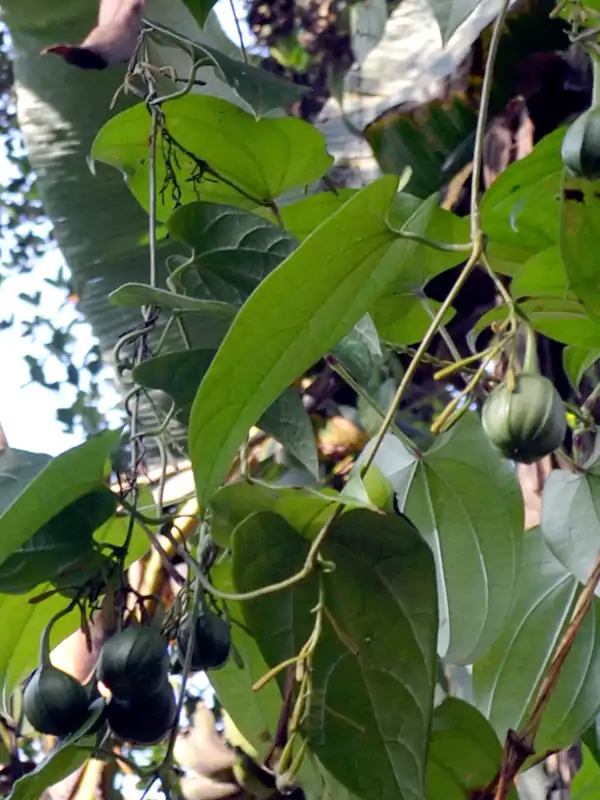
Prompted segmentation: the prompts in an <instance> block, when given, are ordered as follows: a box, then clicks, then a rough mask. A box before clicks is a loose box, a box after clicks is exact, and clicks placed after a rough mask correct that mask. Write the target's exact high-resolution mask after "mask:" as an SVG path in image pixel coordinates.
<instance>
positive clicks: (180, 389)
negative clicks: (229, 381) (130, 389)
mask: <svg viewBox="0 0 600 800" xmlns="http://www.w3.org/2000/svg"><path fill="white" fill-rule="evenodd" d="M214 357H215V351H214V350H182V351H179V352H176V353H167V354H166V355H164V356H157V357H156V358H150V359H148V360H147V361H144V362H142V363H141V364H139V365H138V366H137V367H135V369H134V371H133V373H134V377H135V380H136V381H139V383H140V384H141V385H142V386H147V387H149V388H151V389H159V390H160V391H163V392H166V393H167V394H168V395H170V396H171V397H172V398H173V400H174V402H175V403H176V405H177V407H178V408H179V409H180V411H181V417H182V419H183V421H185V422H187V421H188V420H189V415H190V411H191V408H192V403H193V401H194V397H195V396H196V392H197V391H198V386H199V384H200V381H201V380H202V378H203V376H204V375H205V374H206V372H207V371H208V368H209V367H210V364H211V363H212V361H213V359H214ZM257 424H258V425H259V426H260V427H261V428H262V430H263V431H264V432H265V433H266V434H268V435H269V436H272V437H273V438H274V439H277V441H278V442H280V443H281V445H282V446H283V447H284V448H285V449H286V450H287V451H288V452H289V453H290V455H292V456H294V458H297V459H298V461H300V463H301V464H303V465H304V466H305V467H306V469H307V470H308V471H309V472H310V473H311V474H313V475H315V476H318V473H319V457H318V453H317V445H316V442H315V435H314V430H313V427H312V422H311V420H310V416H309V414H308V412H307V410H306V409H305V408H304V404H303V403H302V398H301V397H300V395H299V394H298V392H297V391H296V389H294V388H293V387H290V388H288V389H285V390H284V391H283V392H282V393H281V394H280V395H279V397H278V398H277V399H276V400H275V401H274V402H273V403H272V405H271V406H270V407H269V408H268V409H267V410H266V411H265V412H264V414H263V415H262V417H261V418H260V420H259V421H258V423H257Z"/></svg>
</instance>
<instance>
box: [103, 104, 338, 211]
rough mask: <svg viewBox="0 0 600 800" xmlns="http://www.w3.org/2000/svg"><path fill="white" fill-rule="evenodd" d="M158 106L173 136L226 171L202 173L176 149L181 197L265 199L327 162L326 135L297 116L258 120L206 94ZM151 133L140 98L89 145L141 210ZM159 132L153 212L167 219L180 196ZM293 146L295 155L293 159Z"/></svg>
mask: <svg viewBox="0 0 600 800" xmlns="http://www.w3.org/2000/svg"><path fill="white" fill-rule="evenodd" d="M162 110H163V112H164V114H165V121H166V127H167V130H168V131H169V133H170V135H171V136H173V137H174V138H175V139H176V141H177V142H178V143H179V144H180V145H181V146H183V147H184V148H186V150H187V151H188V152H189V153H193V154H194V156H195V157H196V158H197V159H200V160H203V161H205V162H208V164H209V165H210V167H211V168H212V169H213V170H215V171H216V172H217V173H218V174H219V175H220V176H221V177H222V178H223V180H217V179H216V178H215V177H214V176H208V175H207V176H204V177H200V175H199V168H198V163H196V162H195V161H193V160H192V158H191V157H190V156H188V155H185V154H183V153H182V152H180V151H177V150H175V152H174V153H173V154H172V156H170V157H169V158H170V164H171V167H172V171H173V175H174V177H175V179H176V181H177V186H178V187H179V191H180V192H181V197H180V202H181V203H183V204H186V203H189V202H193V201H196V200H208V201H213V202H219V203H227V204H229V205H232V204H233V205H236V206H240V207H242V208H255V207H256V206H260V205H264V206H270V205H271V204H272V203H273V202H274V200H275V199H276V197H277V196H278V195H280V194H281V193H282V192H284V191H286V190H287V189H291V188H292V187H294V186H301V185H303V184H308V183H310V182H312V181H313V180H316V179H317V178H320V177H321V176H322V175H323V174H324V173H325V172H326V171H327V170H328V168H329V167H330V165H331V162H332V159H331V156H329V155H328V154H327V150H326V145H325V139H324V138H323V136H322V135H321V134H320V133H319V132H318V131H317V129H316V128H314V127H313V126H312V125H309V124H308V123H307V122H304V121H303V120H300V119H297V118H292V117H280V118H277V119H261V120H258V121H257V120H255V119H254V117H253V116H252V115H251V114H248V113H246V112H245V111H243V110H242V109H240V108H237V107H236V106H234V105H232V104H231V103H228V102H227V101H225V100H220V99H218V98H216V97H208V96H206V95H186V96H185V97H182V98H179V99H177V100H172V101H168V102H166V103H164V105H163V106H162ZM149 132H150V116H149V115H148V111H147V109H146V106H145V105H144V104H143V103H142V104H140V105H136V106H134V107H133V108H130V109H127V110H126V111H123V112H121V113H120V114H118V115H117V116H115V117H113V118H112V119H111V120H110V121H109V122H107V123H106V125H105V126H104V127H103V128H102V130H100V132H99V133H98V135H97V137H96V139H95V141H94V143H93V145H92V150H91V158H92V159H93V160H94V161H101V162H103V163H106V164H109V165H110V166H112V167H115V168H117V169H119V170H121V171H122V172H123V173H124V175H125V178H126V181H127V184H128V186H129V188H130V189H131V191H132V192H133V194H134V195H135V197H136V199H137V200H138V202H139V203H140V204H141V205H142V206H143V207H144V208H145V209H146V210H147V209H148V199H149V198H148V180H149V162H148V158H147V155H148V135H149ZM158 139H159V141H158V144H157V164H156V171H157V185H158V186H159V187H160V188H161V193H160V196H159V198H158V210H157V213H158V217H159V219H160V220H163V221H164V220H166V219H167V218H168V217H169V215H170V214H171V212H172V211H173V210H174V208H175V207H176V205H177V203H176V195H175V196H174V186H173V184H172V181H171V182H170V181H168V180H167V171H166V163H165V153H166V154H167V156H168V154H169V146H168V144H167V143H166V142H165V141H164V139H163V137H162V136H161V135H159V137H158ZM290 152H293V153H294V158H290V156H289V154H290ZM225 181H227V183H226V182H225ZM229 184H233V185H234V186H235V187H237V188H232V187H231V185H229ZM242 192H243V193H245V194H242Z"/></svg>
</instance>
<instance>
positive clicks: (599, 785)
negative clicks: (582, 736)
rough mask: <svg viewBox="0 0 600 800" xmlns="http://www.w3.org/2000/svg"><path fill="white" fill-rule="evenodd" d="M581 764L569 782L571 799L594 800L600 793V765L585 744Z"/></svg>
mask: <svg viewBox="0 0 600 800" xmlns="http://www.w3.org/2000/svg"><path fill="white" fill-rule="evenodd" d="M581 749H582V755H583V764H582V765H581V768H580V769H579V771H578V772H577V774H576V775H575V777H574V778H573V781H572V783H571V794H570V796H571V800H595V799H596V797H598V796H599V795H600V766H599V765H598V762H597V761H596V759H595V758H594V756H593V755H592V753H591V752H590V751H589V750H588V748H587V747H586V746H585V745H582V748H581Z"/></svg>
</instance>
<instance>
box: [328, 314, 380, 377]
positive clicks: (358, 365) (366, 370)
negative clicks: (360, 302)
mask: <svg viewBox="0 0 600 800" xmlns="http://www.w3.org/2000/svg"><path fill="white" fill-rule="evenodd" d="M331 355H332V356H334V358H337V359H338V361H340V362H341V363H342V364H343V365H344V366H345V367H346V369H347V370H348V372H349V373H350V374H351V375H353V376H354V378H355V379H356V380H357V381H358V382H359V383H360V384H362V385H363V386H366V387H368V386H369V385H370V384H371V383H372V382H373V380H374V379H375V378H376V377H377V374H378V369H379V367H380V365H381V362H382V360H383V353H382V351H381V343H380V341H379V335H378V334H377V328H376V327H375V325H374V324H373V320H372V319H371V317H370V316H369V314H365V316H364V317H363V318H362V319H359V321H358V322H357V323H356V325H355V326H354V327H353V328H352V330H351V331H350V333H347V334H346V335H345V336H344V338H343V339H341V340H340V341H339V342H338V343H337V344H336V346H335V347H333V348H332V350H331Z"/></svg>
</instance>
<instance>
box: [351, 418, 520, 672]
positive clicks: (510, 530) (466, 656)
mask: <svg viewBox="0 0 600 800" xmlns="http://www.w3.org/2000/svg"><path fill="white" fill-rule="evenodd" d="M368 449H369V445H367V448H366V451H365V452H368ZM363 457H364V455H363ZM374 463H375V464H376V465H377V466H378V467H379V468H380V469H381V471H382V472H383V474H384V475H385V476H386V477H387V478H388V480H389V481H390V483H391V484H392V486H393V487H394V489H395V491H396V492H397V501H398V506H399V508H400V509H401V510H402V511H404V513H405V514H407V515H408V517H409V518H410V519H411V520H412V521H413V522H414V524H415V525H417V527H418V528H419V531H420V532H421V534H422V536H423V537H424V538H425V540H426V541H427V542H428V543H429V544H430V546H431V549H432V551H433V553H434V557H435V560H436V567H437V578H438V601H439V605H440V631H439V641H438V652H439V654H440V655H441V656H444V657H445V658H446V659H447V660H448V661H449V662H451V663H456V664H468V663H471V662H472V661H473V660H474V659H476V658H478V657H480V656H482V655H484V654H485V653H486V652H487V651H488V650H489V648H490V647H491V645H492V644H493V642H494V641H495V640H496V638H497V637H498V635H499V634H500V632H501V631H502V630H503V628H504V626H505V624H506V621H507V618H508V614H509V612H510V609H511V606H512V602H513V597H514V592H515V587H516V584H517V577H518V571H519V565H520V552H521V541H522V535H523V498H522V495H521V490H520V488H519V483H518V481H517V478H516V475H515V471H514V469H512V467H511V466H510V464H509V463H508V462H507V461H505V460H504V459H502V458H501V457H500V456H499V455H498V453H497V452H496V451H494V449H493V448H492V446H491V444H490V443H489V441H488V439H487V437H486V436H485V434H484V432H483V429H482V427H481V424H480V422H479V420H478V419H477V417H476V416H475V415H474V414H468V415H466V416H465V417H463V419H462V420H461V421H460V422H458V423H457V424H456V425H455V426H454V427H453V428H452V429H451V430H450V431H449V432H448V433H445V434H442V435H441V436H439V437H438V439H437V441H436V442H435V444H434V445H433V447H432V448H431V449H430V450H429V451H428V452H427V453H425V454H424V455H422V456H419V457H417V456H415V455H413V454H412V453H410V452H409V451H408V450H407V449H406V448H405V447H404V445H403V444H402V443H401V442H400V441H399V440H398V439H397V438H396V437H395V436H392V435H389V436H387V437H386V439H385V440H384V442H383V445H382V447H381V448H380V449H379V451H378V453H377V456H376V457H375V462H374Z"/></svg>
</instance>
